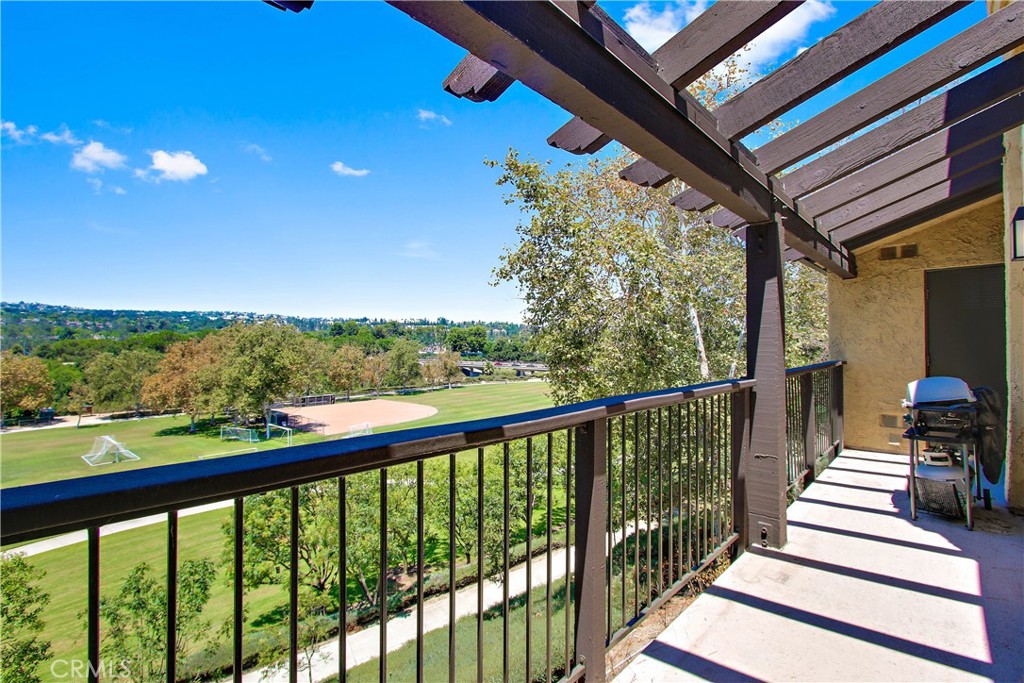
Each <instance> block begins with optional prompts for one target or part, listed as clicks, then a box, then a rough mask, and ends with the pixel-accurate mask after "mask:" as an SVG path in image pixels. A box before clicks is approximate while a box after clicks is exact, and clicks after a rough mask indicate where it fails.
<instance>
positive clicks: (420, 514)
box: [416, 460, 427, 683]
mask: <svg viewBox="0 0 1024 683" xmlns="http://www.w3.org/2000/svg"><path fill="white" fill-rule="evenodd" d="M426 516H427V510H426V507H425V506H424V501H423V461H422V460H417V461H416V683H423V668H424V657H423V588H424V585H423V581H424V579H425V574H424V566H423V564H424V559H423V542H424V529H423V520H424V518H426Z"/></svg>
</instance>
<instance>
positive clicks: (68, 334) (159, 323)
mask: <svg viewBox="0 0 1024 683" xmlns="http://www.w3.org/2000/svg"><path fill="white" fill-rule="evenodd" d="M268 320H274V321H278V322H280V323H282V324H288V325H294V326H295V327H297V328H298V329H299V330H301V331H303V332H314V333H326V332H327V331H328V329H329V328H330V326H331V324H332V323H335V322H345V321H349V320H352V321H354V322H357V323H361V324H371V325H382V324H385V323H391V324H392V325H398V326H401V327H405V328H416V327H435V326H441V327H464V326H469V325H482V326H484V327H486V328H488V330H489V331H490V333H491V335H493V336H494V337H504V336H514V335H515V334H517V333H518V332H519V331H520V328H521V325H519V324H516V323H508V322H484V321H469V322H460V323H456V322H452V321H449V320H447V319H445V318H440V319H438V320H426V319H420V320H401V321H387V320H384V319H370V318H306V317H301V316H292V315H280V314H266V313H246V312H239V311H136V310H112V309H90V308H80V307H77V306H61V305H51V304H40V303H25V302H23V301H19V302H17V303H13V302H0V345H2V346H3V348H12V347H15V346H20V347H21V349H22V350H24V351H25V352H29V353H31V352H32V351H33V350H34V349H35V348H36V347H37V346H39V345H41V344H49V343H52V342H55V341H60V340H64V339H107V340H114V341H122V340H124V339H128V338H129V337H132V336H134V335H138V334H147V333H152V332H161V331H166V332H177V333H180V334H192V333H196V332H203V331H207V330H219V329H221V328H224V327H228V326H230V325H233V324H234V323H237V322H262V321H268Z"/></svg>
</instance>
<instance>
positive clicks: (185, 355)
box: [142, 334, 224, 432]
mask: <svg viewBox="0 0 1024 683" xmlns="http://www.w3.org/2000/svg"><path fill="white" fill-rule="evenodd" d="M221 341H222V340H221V338H220V337H219V336H218V335H213V334H211V335H207V336H206V337H204V338H203V339H202V340H201V341H200V340H198V339H189V340H187V341H182V342H177V343H176V344H171V345H170V346H169V347H168V348H167V353H166V354H165V355H164V357H163V358H161V359H160V363H159V365H158V366H157V370H156V373H154V374H153V375H150V376H149V377H147V378H146V380H145V381H144V382H143V385H142V398H143V400H144V401H145V402H146V403H147V404H149V405H152V406H154V407H157V408H162V409H168V408H173V409H176V410H181V411H184V412H186V413H188V416H189V419H190V421H191V424H190V428H189V431H191V432H194V431H195V430H196V418H197V417H198V416H199V413H202V412H208V411H209V412H212V411H213V410H215V409H216V408H218V407H222V403H221V402H220V401H219V400H218V399H220V364H221V361H222V359H223V351H224V349H223V344H222V343H221Z"/></svg>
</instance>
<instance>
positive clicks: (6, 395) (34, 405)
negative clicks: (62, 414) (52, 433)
mask: <svg viewBox="0 0 1024 683" xmlns="http://www.w3.org/2000/svg"><path fill="white" fill-rule="evenodd" d="M52 397H53V381H52V380H51V379H50V376H49V373H48V372H47V371H46V366H45V365H44V364H43V361H41V360H39V359H38V358H33V357H30V356H24V355H21V354H16V353H11V352H10V351H4V352H3V353H2V354H0V406H2V408H3V414H4V415H11V414H13V413H30V412H34V411H36V410H39V409H40V408H42V407H43V406H45V405H46V404H47V403H49V402H50V400H51V398H52Z"/></svg>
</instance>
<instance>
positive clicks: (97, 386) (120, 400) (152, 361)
mask: <svg viewBox="0 0 1024 683" xmlns="http://www.w3.org/2000/svg"><path fill="white" fill-rule="evenodd" d="M159 362H160V354H159V353H157V352H156V351H135V350H133V351H122V352H121V353H119V354H117V355H116V356H115V355H114V354H112V353H107V352H104V353H100V354H99V355H97V356H96V357H95V358H93V359H92V361H90V363H89V365H87V366H86V368H85V373H84V375H85V383H86V386H87V387H88V388H89V392H90V394H91V397H92V400H93V402H94V403H97V404H100V405H103V406H106V407H109V408H113V409H115V410H118V409H124V408H134V409H135V415H136V416H138V414H139V411H140V410H141V408H142V387H143V385H144V384H145V381H146V378H147V377H148V376H149V375H150V374H152V373H153V372H154V371H155V370H156V367H157V364H158V363H159Z"/></svg>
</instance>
